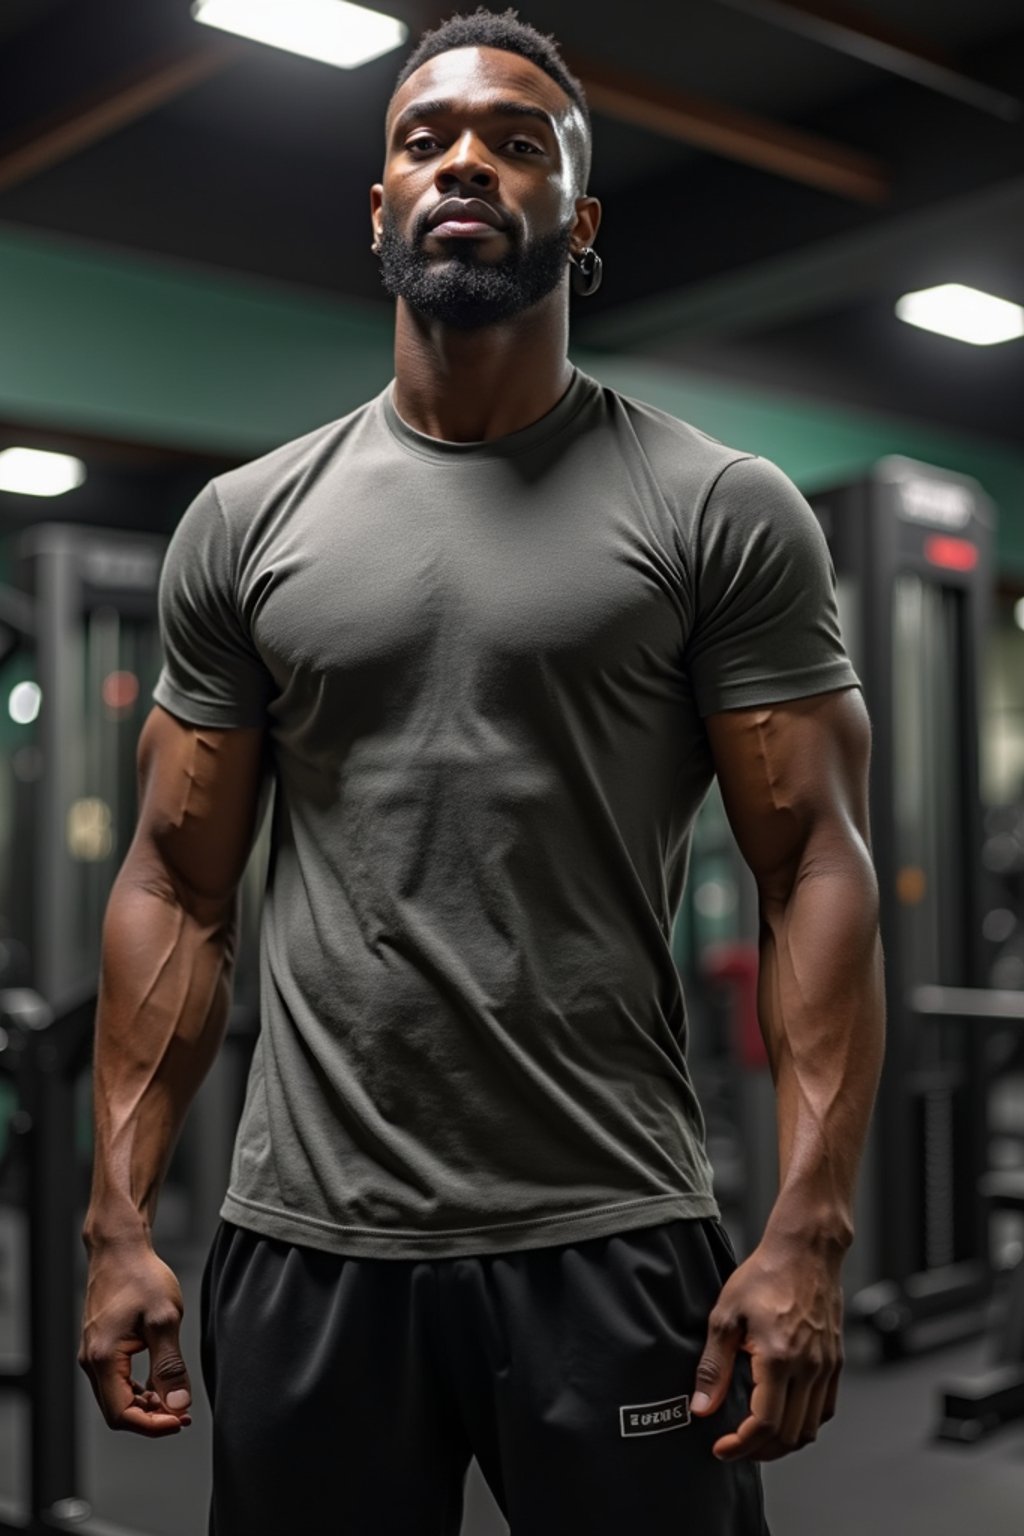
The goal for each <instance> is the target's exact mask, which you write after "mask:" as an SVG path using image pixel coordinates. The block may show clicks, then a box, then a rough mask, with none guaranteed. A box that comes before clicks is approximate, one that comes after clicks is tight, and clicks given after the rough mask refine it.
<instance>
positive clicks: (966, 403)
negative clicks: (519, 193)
mask: <svg viewBox="0 0 1024 1536" xmlns="http://www.w3.org/2000/svg"><path fill="white" fill-rule="evenodd" d="M473 3H475V0H470V3H464V4H462V5H461V7H459V8H461V9H462V10H470V9H472V5H473ZM385 8H388V9H391V10H393V11H394V12H395V13H396V14H400V15H401V16H402V17H403V19H404V20H406V21H407V22H408V23H409V24H410V28H411V34H410V39H409V42H408V43H407V44H406V45H405V47H403V48H402V49H400V50H396V51H395V52H393V53H390V54H388V55H385V56H384V57H382V58H380V59H377V60H376V61H374V62H372V63H370V64H368V65H366V66H364V67H362V68H360V69H356V70H352V71H341V70H337V69H332V68H330V67H328V66H326V65H323V64H318V63H315V62H313V61H309V60H305V59H300V58H297V57H294V56H292V55H290V54H286V53H283V52H280V51H277V50H273V49H270V48H267V47H263V46H261V45H259V44H257V43H248V42H245V41H243V40H241V39H234V38H229V37H227V36H226V35H224V34H221V33H217V32H214V31H213V30H212V29H210V28H207V27H201V26H199V25H197V24H196V23H195V22H194V21H193V20H192V18H191V16H190V12H189V5H188V0H144V3H141V0H3V6H2V8H0V221H3V222H6V223H8V224H11V225H17V226H22V227H28V228H36V229H41V230H48V231H60V232H67V233H68V234H71V235H74V236H79V237H86V238H88V239H90V240H95V241H99V242H102V243H104V244H106V245H110V246H120V247H122V248H129V249H135V250H142V251H147V252H157V253H160V254H162V255H166V256H170V257H175V258H183V259H186V260H187V261H189V262H192V263H202V264H204V265H206V266H208V267H215V268H220V269H229V270H234V271H239V272H246V273H254V274H259V275H262V276H265V277H269V278H274V279H278V280H282V281H285V282H288V283H290V284H299V285H302V286H304V287H306V288H312V289H317V290H320V291H326V292H329V293H332V294H335V295H338V296H339V297H345V298H351V299H354V300H359V301H363V302H366V303H371V304H381V305H383V306H387V307H388V309H390V305H391V301H390V300H389V299H388V298H387V296H386V295H385V294H384V292H383V290H382V289H381V287H380V282H379V277H378V272H377V265H376V261H375V258H374V257H373V256H372V254H371V252H370V250H369V243H370V231H369V213H368V201H369V200H368V188H369V186H370V184H371V183H372V182H374V181H375V180H377V179H378V177H379V174H380V169H381V160H382V139H383V120H384V111H385V106H386V103H387V100H388V97H389V95H390V92H391V88H392V83H393V80H394V77H395V74H396V73H397V71H398V69H399V67H400V65H401V63H402V61H403V60H404V58H405V57H407V55H408V53H409V52H410V51H411V49H412V47H413V45H414V42H415V39H416V37H417V36H418V34H419V32H420V31H421V30H422V29H423V28H424V27H425V26H431V25H436V23H437V21H438V20H440V19H441V17H442V16H444V15H446V14H448V13H449V11H448V10H447V9H440V8H438V9H432V8H430V7H427V6H424V5H422V4H419V3H418V0H414V3H407V0H401V3H396V4H394V5H393V6H390V5H389V6H387V7H385ZM453 8H455V7H453ZM494 8H495V9H501V8H502V5H501V3H500V0H499V3H496V4H495V7H494ZM519 11H520V15H521V16H522V18H523V19H524V20H528V21H530V22H532V23H533V24H534V25H536V26H538V27H539V28H540V29H541V30H542V31H544V32H548V33H553V34H554V35H555V37H556V38H557V40H558V41H559V43H560V44H561V45H562V48H563V51H564V53H565V55H566V58H567V61H568V62H569V64H570V67H572V68H573V69H575V70H576V72H577V73H578V74H580V76H581V78H582V79H583V81H584V84H585V85H586V87H587V89H588V94H589V96H590V99H591V104H592V111H593V121H594V169H593V175H592V180H591V187H590V190H591V192H593V193H594V194H596V195H597V196H598V197H600V198H601V199H602V201H603V205H604V216H603V222H602V227H601V232H600V235H599V238H598V242H597V244H598V249H599V250H600V251H601V253H602V255H603V257H604V260H605V281H604V285H603V287H602V289H601V292H600V293H599V294H598V295H596V296H595V297H594V298H592V299H589V300H587V301H579V300H574V318H573V339H574V341H575V342H576V343H577V344H578V345H580V346H581V347H582V346H587V347H592V348H609V349H614V350H628V351H630V352H631V353H634V354H642V355H647V356H651V357H656V358H658V359H661V360H666V361H670V362H672V363H675V364H676V365H680V366H685V367H695V368H700V369H703V370H709V371H711V372H715V373H719V374H721V375H724V376H732V377H745V378H750V379H754V380H757V381H759V382H763V383H767V384H769V385H771V384H775V385H777V386H779V387H780V388H786V389H787V390H790V389H795V390H798V391H803V392H805V393H810V394H813V395H816V396H819V397H821V396H824V397H828V398H832V399H835V400H839V401H847V402H850V403H853V404H856V405H863V406H867V407H873V408H876V409H882V410H886V411H893V412H897V413H900V414H902V415H904V416H907V417H911V418H914V419H916V420H918V421H927V422H931V423H938V424H941V425H943V426H947V427H950V428H959V429H962V430H970V431H977V432H982V433H985V434H987V435H989V436H991V437H996V438H1001V439H1003V440H1006V441H1010V442H1013V443H1016V444H1019V443H1020V441H1021V436H1022V425H1024V422H1022V415H1024V412H1022V402H1024V341H1018V342H1010V343H1006V344H1004V345H1002V346H997V347H992V348H973V347H969V346H965V345H964V344H962V343H958V342H955V341H950V340H947V339H944V338H941V337H937V336H934V335H931V334H929V333H925V332H923V331H918V330H915V329H914V328H912V327H909V326H905V325H903V324H901V323H900V322H899V321H897V320H896V319H895V317H894V316H893V313H892V306H893V302H894V300H895V299H896V298H897V297H898V296H899V294H900V293H902V292H903V291H905V290H906V289H907V288H910V287H922V286H926V285H928V284H930V283H934V282H943V281H968V282H969V281H974V282H975V283H976V284H977V285H979V286H982V287H988V288H990V289H991V290H992V291H995V292H997V293H999V294H1001V295H1002V296H1004V297H1007V298H1011V299H1016V300H1018V301H1020V302H1024V117H1022V116H1021V115H1020V111H1019V101H1018V100H1017V98H1020V97H1022V96H1024V7H1022V4H1021V0H971V3H970V4H964V3H963V0H885V3H884V7H883V5H882V3H881V0H874V3H873V4H872V5H871V6H870V8H868V7H861V8H853V7H849V6H845V5H843V4H842V3H841V0H839V3H837V0H684V3H682V4H678V5H675V6H671V7H670V6H668V5H666V4H665V0H634V3H633V4H631V5H629V6H628V7H626V6H621V5H617V6H611V5H601V4H584V3H579V0H577V3H570V0H537V3H536V4H535V5H533V6H530V5H527V4H522V5H520V7H519ZM129 87H130V90H129Z"/></svg>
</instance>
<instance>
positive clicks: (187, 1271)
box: [0, 1208, 1024, 1536]
mask: <svg viewBox="0 0 1024 1536" xmlns="http://www.w3.org/2000/svg"><path fill="white" fill-rule="evenodd" d="M170 1214H171V1213H170V1210H169V1209H168V1220H169V1218H170ZM160 1225H161V1222H160V1218H159V1217H158V1222H157V1226H158V1232H157V1250H158V1252H160V1253H161V1256H162V1257H163V1258H165V1260H166V1261H167V1262H168V1263H169V1264H171V1266H172V1268H174V1270H175V1273H176V1274H177V1275H178V1278H179V1280H180V1282H181V1287H182V1292H183V1294H184V1298H185V1316H184V1320H183V1323H182V1339H181V1342H182V1348H183V1351H184V1354H185V1358H186V1361H187V1362H188V1364H189V1368H190V1371H191V1373H192V1383H193V1390H194V1393H195V1400H194V1402H193V1423H192V1426H191V1428H190V1429H188V1430H186V1431H184V1432H183V1433H182V1434H180V1435H177V1436H175V1437H174V1438H173V1439H168V1440H159V1441H149V1440H143V1439H141V1438H139V1437H137V1436H135V1435H127V1434H114V1433H112V1432H111V1431H110V1430H108V1429H107V1427H106V1425H105V1424H104V1422H103V1420H102V1418H101V1416H100V1413H99V1409H98V1408H97V1406H96V1402H95V1399H94V1398H93V1396H92V1392H91V1389H90V1386H89V1383H88V1381H87V1380H86V1378H85V1376H84V1375H83V1374H82V1372H81V1371H79V1370H78V1367H77V1365H76V1367H75V1373H76V1379H77V1387H76V1390H77V1392H78V1409H79V1424H80V1433H81V1436H82V1442H81V1451H80V1455H81V1464H82V1468H83V1479H82V1486H81V1487H80V1488H79V1489H78V1490H77V1492H78V1493H79V1495H80V1496H81V1497H83V1498H85V1499H87V1500H88V1501H89V1503H90V1504H91V1505H92V1509H93V1513H94V1515H96V1516H98V1517H100V1518H102V1519H105V1520H108V1521H111V1522H113V1523H114V1524H116V1525H119V1526H122V1527H126V1528H128V1529H129V1530H132V1531H137V1532H139V1533H140V1536H144V1533H148V1536H202V1533H204V1532H205V1529H206V1507H207V1498H208V1490H209V1480H210V1439H211V1426H210V1413H209V1407H208V1404H207V1402H206V1398H205V1394H204V1392H203V1389H202V1377H201V1373H200V1369H199V1338H198V1315H199V1282H200V1276H201V1272H202V1265H203V1260H204V1258H205V1254H204V1253H202V1252H199V1251H197V1250H196V1249H195V1248H192V1249H188V1248H186V1247H183V1246H181V1245H180V1244H179V1245H177V1246H176V1245H175V1244H174V1242H173V1240H172V1239H170V1238H168V1239H167V1241H166V1242H161V1240H160V1234H159V1228H160ZM23 1226H24V1222H23V1218H22V1216H21V1214H20V1212H15V1211H12V1210H11V1209H9V1208H0V1354H4V1355H7V1354H11V1353H15V1352H17V1350H18V1348H19V1345H20V1344H21V1341H22V1336H23V1331H24V1327H25V1315H26V1314H25V1311H24V1279H23V1276H24V1231H23ZM84 1260H85V1254H84V1250H83V1251H82V1261H81V1263H80V1264H76V1270H77V1279H78V1283H77V1286H76V1302H75V1307H76V1312H75V1326H76V1332H77V1326H78V1322H79V1320H80V1317H81V1298H82V1294H83V1286H84V1276H85V1263H84ZM849 1353H850V1356H851V1357H852V1358H849V1359H848V1361H847V1366H846V1370H845V1372H844V1383H843V1388H842V1390H841V1392H840V1397H839V1408H838V1412H837V1414H836V1417H835V1418H834V1419H833V1421H832V1422H831V1424H829V1425H827V1426H826V1427H825V1429H824V1430H823V1431H822V1433H821V1436H820V1437H819V1439H818V1441H817V1442H816V1444H814V1445H813V1446H809V1447H808V1448H806V1449H805V1450H803V1451H801V1452H799V1453H797V1454H796V1455H794V1456H792V1457H789V1458H787V1459H786V1460H784V1461H781V1462H776V1463H773V1464H769V1465H768V1466H766V1467H765V1489H766V1502H767V1507H768V1516H769V1521H770V1523H771V1527H772V1533H773V1536H822V1533H823V1532H826V1531H827V1532H828V1536H865V1532H871V1533H873V1536H890V1533H891V1536H1024V1423H1022V1424H1021V1425H1020V1426H1016V1425H1013V1426H1007V1427H1006V1428H1004V1429H1002V1430H1000V1431H999V1432H998V1433H996V1434H995V1435H993V1436H992V1437H991V1438H990V1439H989V1440H987V1441H985V1442H984V1443H983V1444H981V1445H980V1446H977V1447H973V1448H969V1449H968V1448H962V1447H958V1446H954V1445H946V1444H939V1443H935V1442H933V1440H932V1438H931V1434H932V1426H933V1423H934V1419H935V1412H936V1404H937V1391H938V1386H939V1384H940V1383H942V1382H944V1381H946V1380H947V1379H948V1378H949V1377H951V1376H955V1375H958V1374H961V1373H963V1372H969V1371H972V1370H975V1369H978V1368H980V1367H981V1366H982V1365H984V1364H985V1363H986V1345H985V1342H984V1341H983V1340H982V1339H980V1338H975V1339H972V1340H970V1341H968V1342H961V1343H959V1344H956V1345H953V1346H947V1347H944V1348H942V1349H937V1350H934V1351H932V1352H930V1353H928V1354H927V1355H923V1356H919V1357H916V1358H915V1359H913V1360H908V1361H905V1362H900V1363H898V1364H895V1365H887V1366H879V1365H875V1364H872V1363H870V1361H869V1360H867V1359H859V1358H857V1357H858V1355H859V1354H860V1353H862V1351H860V1350H858V1348H857V1347H856V1341H851V1348H850V1351H849ZM26 1433H27V1410H26V1408H25V1406H24V1405H23V1404H22V1403H20V1402H16V1401H11V1400H7V1401H0V1500H2V1501H3V1503H4V1505H5V1506H9V1505H10V1504H11V1503H21V1504H22V1505H23V1501H24V1500H25V1496H26V1483H25V1460H26V1450H27V1444H26ZM681 1528H682V1527H681ZM507 1530H508V1527H507V1525H506V1524H505V1521H504V1520H503V1519H502V1517H501V1515H500V1513H499V1511H498V1509H497V1506H496V1505H495V1503H494V1500H493V1499H492V1497H491V1494H490V1491H489V1490H488V1488H487V1485H486V1483H485V1482H484V1481H483V1478H482V1477H481V1475H480V1472H479V1469H478V1468H477V1465H476V1463H475V1462H474V1463H473V1464H472V1466H471V1468H470V1474H469V1479H468V1482H467V1486H466V1511H465V1519H464V1522H463V1527H462V1533H463V1536H503V1533H505V1532H507ZM523 1536H528V1533H523ZM581 1536H585V1533H581Z"/></svg>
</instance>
